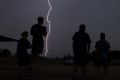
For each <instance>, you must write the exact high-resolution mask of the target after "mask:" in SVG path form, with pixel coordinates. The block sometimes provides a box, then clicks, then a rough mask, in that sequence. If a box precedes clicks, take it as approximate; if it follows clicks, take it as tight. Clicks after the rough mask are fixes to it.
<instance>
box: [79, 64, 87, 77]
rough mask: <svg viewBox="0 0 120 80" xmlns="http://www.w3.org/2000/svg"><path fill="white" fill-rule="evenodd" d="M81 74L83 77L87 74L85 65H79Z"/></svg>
mask: <svg viewBox="0 0 120 80" xmlns="http://www.w3.org/2000/svg"><path fill="white" fill-rule="evenodd" d="M80 68H81V72H82V74H83V75H86V74H87V65H80Z"/></svg>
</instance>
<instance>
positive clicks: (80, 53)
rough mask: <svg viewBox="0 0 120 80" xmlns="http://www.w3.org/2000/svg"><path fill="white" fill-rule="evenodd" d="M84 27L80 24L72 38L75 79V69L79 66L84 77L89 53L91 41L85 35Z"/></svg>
mask: <svg viewBox="0 0 120 80" xmlns="http://www.w3.org/2000/svg"><path fill="white" fill-rule="evenodd" d="M85 30H86V25H85V24H81V25H80V26H79V31H78V32H76V33H75V34H74V35H73V37H72V40H73V45H72V46H73V52H74V77H75V78H76V75H77V69H78V66H79V65H80V68H81V72H82V75H84V76H86V73H87V64H88V56H89V51H90V43H91V39H90V37H89V34H88V33H86V31H85Z"/></svg>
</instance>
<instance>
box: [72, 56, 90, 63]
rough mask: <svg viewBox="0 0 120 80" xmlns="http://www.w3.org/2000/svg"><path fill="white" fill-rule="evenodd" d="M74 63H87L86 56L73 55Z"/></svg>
mask: <svg viewBox="0 0 120 80" xmlns="http://www.w3.org/2000/svg"><path fill="white" fill-rule="evenodd" d="M74 64H79V65H87V64H88V56H75V57H74Z"/></svg>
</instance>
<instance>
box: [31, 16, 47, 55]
mask: <svg viewBox="0 0 120 80" xmlns="http://www.w3.org/2000/svg"><path fill="white" fill-rule="evenodd" d="M37 21H38V23H37V24H34V25H33V26H32V28H31V31H30V34H31V35H32V36H33V39H32V55H33V56H39V54H42V53H43V47H44V40H43V37H45V36H46V35H47V31H46V27H45V26H43V21H44V19H43V17H38V18H37Z"/></svg>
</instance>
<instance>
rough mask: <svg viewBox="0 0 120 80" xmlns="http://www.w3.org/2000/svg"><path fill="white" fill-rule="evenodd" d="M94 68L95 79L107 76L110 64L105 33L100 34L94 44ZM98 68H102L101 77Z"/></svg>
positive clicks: (108, 46) (108, 47) (108, 45)
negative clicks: (95, 72)
mask: <svg viewBox="0 0 120 80" xmlns="http://www.w3.org/2000/svg"><path fill="white" fill-rule="evenodd" d="M95 48H96V51H95V55H96V56H95V60H94V62H95V66H96V67H97V78H98V80H100V78H104V77H105V76H107V74H108V67H109V62H110V44H109V42H108V41H107V40H106V39H105V33H101V34H100V40H98V41H97V42H96V44H95ZM100 67H103V69H104V73H103V76H102V77H100Z"/></svg>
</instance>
